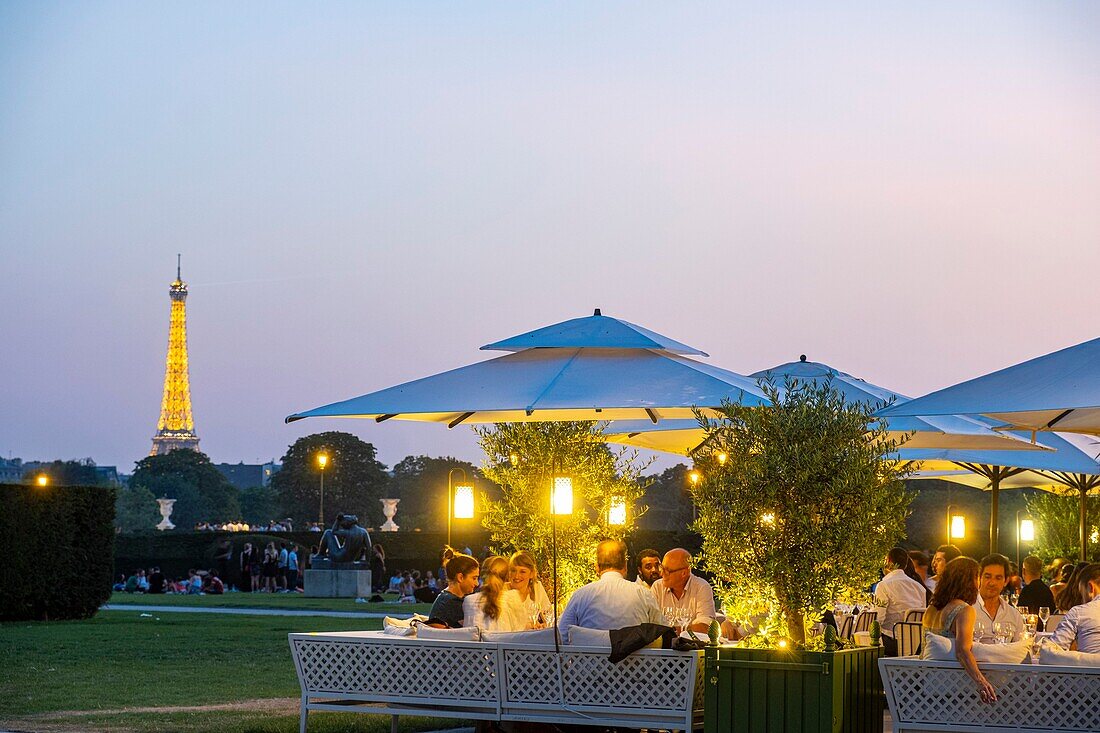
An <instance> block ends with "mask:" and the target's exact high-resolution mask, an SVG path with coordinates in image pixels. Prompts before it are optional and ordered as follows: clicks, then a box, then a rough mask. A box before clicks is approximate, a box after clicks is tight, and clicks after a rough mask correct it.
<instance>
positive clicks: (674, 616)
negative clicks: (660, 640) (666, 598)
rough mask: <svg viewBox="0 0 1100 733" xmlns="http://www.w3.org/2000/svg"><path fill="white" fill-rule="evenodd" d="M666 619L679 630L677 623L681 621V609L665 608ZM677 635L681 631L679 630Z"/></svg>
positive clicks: (674, 607)
mask: <svg viewBox="0 0 1100 733" xmlns="http://www.w3.org/2000/svg"><path fill="white" fill-rule="evenodd" d="M664 610H665V619H666V620H667V621H668V622H669V624H671V625H672V628H673V629H677V623H676V622H677V621H679V619H680V609H678V608H676V606H665V609H664ZM677 633H679V631H678V630H677Z"/></svg>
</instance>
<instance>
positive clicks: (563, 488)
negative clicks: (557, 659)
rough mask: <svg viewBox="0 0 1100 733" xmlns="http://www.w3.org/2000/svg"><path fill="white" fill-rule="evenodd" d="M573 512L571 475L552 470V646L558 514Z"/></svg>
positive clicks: (555, 642)
mask: <svg viewBox="0 0 1100 733" xmlns="http://www.w3.org/2000/svg"><path fill="white" fill-rule="evenodd" d="M572 513H573V477H572V476H569V475H567V474H565V473H563V472H560V471H557V470H555V471H552V472H551V478H550V537H551V540H550V545H551V548H552V550H553V557H554V598H553V605H554V646H555V649H556V648H557V647H558V645H559V644H560V641H559V638H560V637H559V636H558V516H559V515H562V516H569V515H571V514H572Z"/></svg>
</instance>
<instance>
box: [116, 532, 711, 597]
mask: <svg viewBox="0 0 1100 733" xmlns="http://www.w3.org/2000/svg"><path fill="white" fill-rule="evenodd" d="M470 521H471V522H472V521H473V520H470ZM370 536H371V541H372V542H375V543H381V544H382V547H383V548H385V550H386V571H387V572H388V573H392V572H394V571H395V570H420V571H421V572H424V571H427V570H431V571H432V572H433V573H435V572H437V571H438V570H439V555H440V552H441V551H442V549H443V544H444V543H445V542H446V541H447V535H446V534H445V533H443V532H371V533H370ZM320 537H321V535H320V534H319V533H317V532H274V533H268V534H262V533H251V532H180V531H178V530H174V531H170V532H157V533H155V534H152V533H151V534H140V535H120V536H119V537H118V538H117V539H116V541H115V574H116V576H117V575H118V574H119V573H125V574H126V575H127V576H129V575H130V574H131V573H133V572H134V570H136V569H137V568H145V569H148V568H151V567H153V566H154V565H156V566H159V567H160V569H161V571H162V572H163V573H164V574H165V575H167V576H169V577H172V578H176V577H180V576H184V575H186V573H187V570H188V568H195V569H200V568H204V569H209V568H212V567H216V566H215V564H214V550H215V548H216V547H217V545H218V543H219V542H220V541H221V540H222V539H223V538H228V539H229V540H230V541H231V542H232V543H233V557H232V559H231V560H230V561H229V573H228V575H229V577H228V578H227V579H226V580H227V582H229V583H233V584H235V585H236V584H238V582H239V580H238V577H237V576H238V570H237V568H238V567H240V566H239V562H240V553H241V550H242V549H243V548H244V543H245V542H251V543H252V546H253V547H257V548H259V550H260V551H261V552H262V550H263V547H264V546H265V545H266V544H267V543H268V542H276V543H278V542H295V543H297V544H298V547H299V548H300V550H299V554H298V557H299V562H300V563H301V565H302V567H303V568H306V567H308V563H309V558H308V557H307V555H308V554H309V548H310V547H311V546H313V545H316V544H317V541H318V540H319V539H320ZM454 542H455V546H457V547H465V546H466V545H469V546H470V549H471V550H473V551H474V554H476V555H478V556H479V557H480V555H481V554H482V551H483V549H484V548H485V547H486V546H487V545H489V544H490V539H489V534H488V533H487V532H485V531H484V530H482V529H477V530H473V529H471V528H468V527H465V526H464V527H461V528H457V529H456V530H455V532H454ZM701 543H702V540H701V539H700V538H699V536H698V535H694V534H691V533H689V532H681V533H676V532H653V531H637V532H634V533H633V534H632V535H631V536H630V538H629V540H628V544H629V546H630V550H631V563H633V555H634V553H636V552H638V551H639V550H642V549H644V548H646V547H653V548H655V549H656V550H658V551H659V552H661V553H662V554H664V552H665V551H666V550H669V549H671V548H673V547H685V548H687V549H688V550H689V551H691V552H693V553H695V552H698V551H699V549H700V547H701ZM595 560H596V559H595V557H593V558H592V559H591V562H592V563H595ZM542 570H543V572H544V573H546V574H549V572H550V568H549V566H547V567H543V568H542ZM631 571H633V566H632V567H631Z"/></svg>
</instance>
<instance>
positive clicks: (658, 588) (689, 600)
mask: <svg viewBox="0 0 1100 733" xmlns="http://www.w3.org/2000/svg"><path fill="white" fill-rule="evenodd" d="M653 595H654V597H655V598H656V599H657V607H658V608H660V609H662V611H663V610H664V609H666V608H675V609H677V610H679V611H681V612H683V613H684V615H685V616H686V615H688V614H690V615H691V620H690V621H689V622H688V624H687V627H686V628H685V629H682V630H684V631H688V630H690V631H701V632H703V633H704V634H705V633H706V632H707V631H708V630H710V624H711V622H712V621H714V617H715V612H714V591H713V590H711V587H710V583H708V582H707V581H705V580H703V579H702V578H700V577H699V576H698V575H695V574H694V573H692V572H691V553H690V552H688V551H687V550H685V549H684V548H682V547H677V548H675V549H672V550H669V551H668V552H666V553H665V557H664V559H663V560H662V561H661V579H660V580H658V581H657V582H656V583H654V584H653Z"/></svg>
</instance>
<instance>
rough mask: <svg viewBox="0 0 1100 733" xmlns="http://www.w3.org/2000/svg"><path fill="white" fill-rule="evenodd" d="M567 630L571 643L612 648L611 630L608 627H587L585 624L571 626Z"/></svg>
mask: <svg viewBox="0 0 1100 733" xmlns="http://www.w3.org/2000/svg"><path fill="white" fill-rule="evenodd" d="M565 632H566V637H567V638H568V642H567V643H569V644H574V645H576V646H602V647H607V648H608V649H610V648H611V632H610V631H608V630H607V629H586V628H584V627H583V626H570V627H569V628H568V629H566V630H565Z"/></svg>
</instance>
